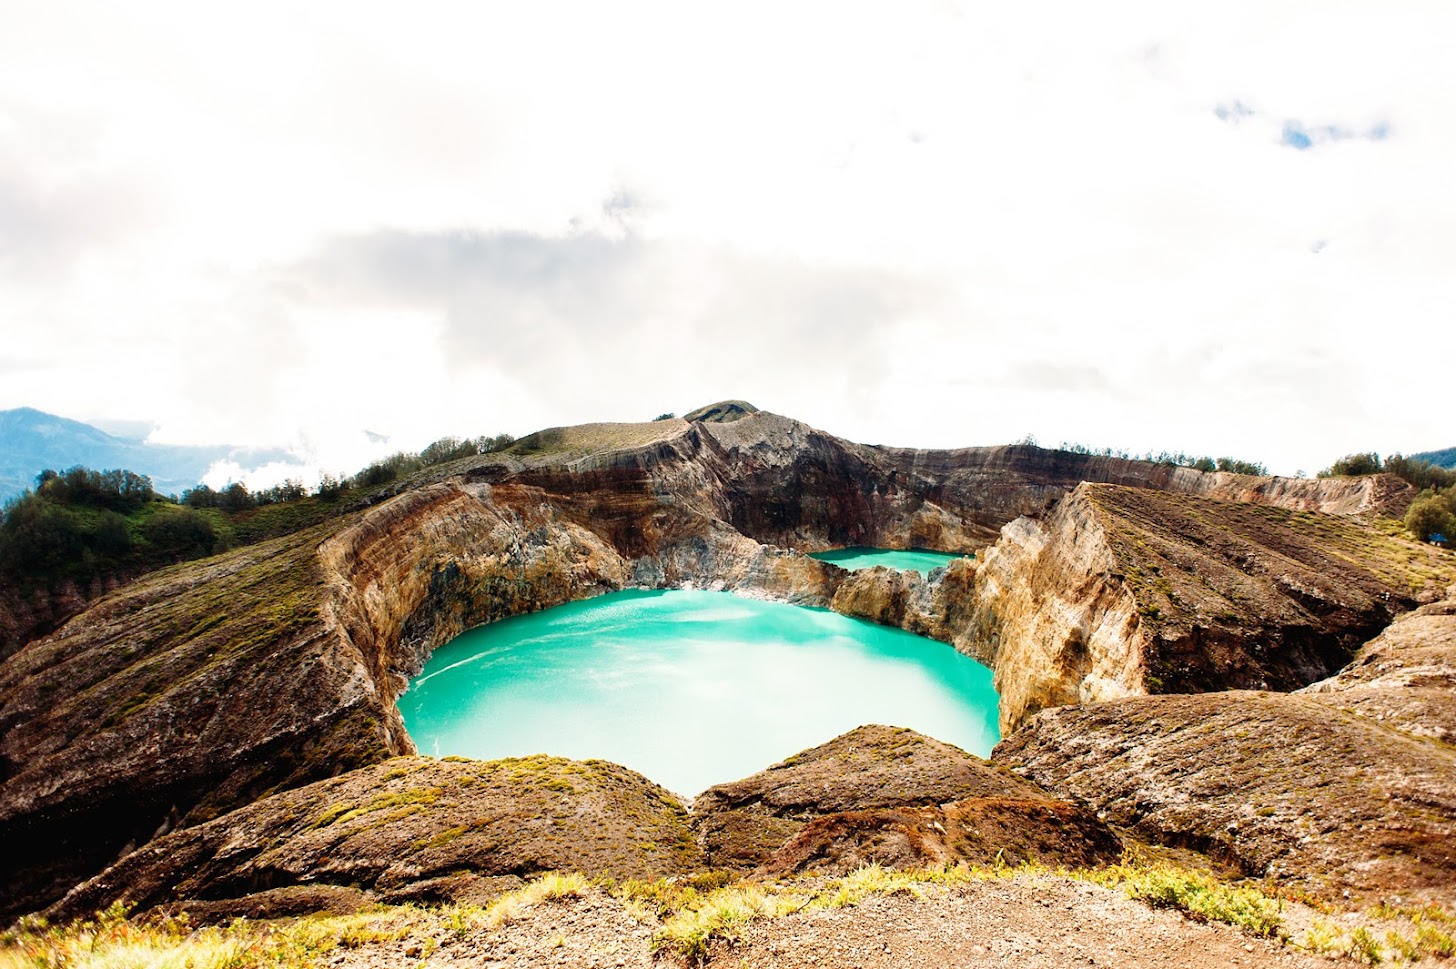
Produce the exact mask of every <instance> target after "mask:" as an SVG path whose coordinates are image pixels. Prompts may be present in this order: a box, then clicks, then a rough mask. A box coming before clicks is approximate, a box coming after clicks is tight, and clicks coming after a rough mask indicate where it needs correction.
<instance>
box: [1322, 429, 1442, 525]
mask: <svg viewBox="0 0 1456 969" xmlns="http://www.w3.org/2000/svg"><path fill="white" fill-rule="evenodd" d="M1382 471H1383V472H1385V473H1387V474H1393V475H1395V476H1396V477H1398V478H1401V479H1403V480H1404V481H1407V482H1409V483H1410V484H1411V485H1413V486H1414V487H1416V488H1419V489H1420V490H1421V493H1420V494H1419V495H1417V496H1416V499H1415V501H1413V502H1411V506H1410V508H1408V509H1407V510H1406V513H1405V527H1406V530H1407V531H1408V532H1410V534H1411V535H1413V536H1414V537H1415V539H1416V540H1417V541H1421V542H1429V541H1431V540H1432V539H1433V538H1434V536H1437V535H1440V536H1443V539H1444V541H1443V544H1445V545H1447V546H1448V547H1449V546H1451V545H1456V470H1452V469H1450V468H1442V467H1438V466H1437V465H1434V464H1431V463H1429V462H1427V461H1422V460H1417V459H1415V458H1407V457H1402V456H1401V455H1399V454H1392V455H1391V456H1390V457H1388V458H1386V459H1385V460H1384V461H1381V460H1380V455H1378V454H1376V453H1375V452H1374V451H1367V452H1365V453H1363V454H1347V455H1345V456H1344V457H1343V458H1340V460H1338V461H1336V462H1335V463H1334V464H1332V465H1330V466H1329V467H1328V468H1325V469H1324V470H1323V471H1321V472H1320V473H1319V476H1320V477H1321V478H1333V477H1341V476H1345V475H1360V474H1378V473H1380V472H1382Z"/></svg>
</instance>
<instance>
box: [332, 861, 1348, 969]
mask: <svg viewBox="0 0 1456 969" xmlns="http://www.w3.org/2000/svg"><path fill="white" fill-rule="evenodd" d="M923 892H924V894H923V897H920V898H916V897H913V896H910V895H905V894H899V895H893V896H871V897H869V898H866V899H864V900H862V901H861V902H860V903H859V904H857V905H855V906H853V907H846V908H839V909H824V910H818V911H812V912H809V911H805V912H799V913H796V914H792V915H785V916H781V917H779V918H775V919H768V920H763V921H756V922H752V923H750V924H748V925H747V926H744V927H743V928H742V929H741V934H740V937H739V938H738V939H737V940H736V941H732V942H715V943H713V946H712V949H711V951H710V953H709V958H708V961H707V963H706V965H708V966H711V967H720V969H730V967H731V969H737V967H743V966H751V967H772V969H809V967H812V969H829V967H834V969H879V967H884V969H890V967H894V969H901V967H912V966H958V967H959V966H1004V965H1015V966H1016V967H1017V969H1053V967H1056V969H1061V967H1073V966H1075V967H1086V966H1108V967H1112V966H1115V967H1121V969H1142V967H1146V969H1155V967H1157V969H1163V967H1185V966H1197V967H1200V969H1201V967H1234V966H1237V967H1255V966H1259V967H1263V966H1294V967H1298V966H1307V967H1321V969H1329V966H1330V965H1331V963H1330V962H1329V961H1327V960H1325V959H1322V958H1317V957H1314V956H1310V955H1307V954H1305V953H1302V952H1300V951H1298V950H1297V949H1293V948H1291V947H1288V946H1281V945H1280V944H1279V943H1277V942H1272V941H1268V940H1265V939H1260V938H1256V937H1254V936H1251V935H1248V934H1245V933H1243V932H1241V931H1239V930H1237V929H1234V928H1231V927H1229V926H1226V925H1219V924H1199V923H1195V922H1192V921H1190V920H1189V919H1188V918H1186V917H1185V916H1183V915H1181V914H1179V913H1177V912H1173V911H1168V910H1158V909H1153V908H1150V907H1149V906H1147V905H1145V904H1143V903H1141V902H1136V901H1132V900H1130V899H1129V898H1127V897H1126V895H1124V894H1123V893H1122V892H1121V891H1117V890H1115V889H1106V888H1101V887H1098V886H1095V885H1089V884H1084V883H1080V882H1075V881H1071V880H1067V879H1061V878H1056V877H1053V876H1018V877H1015V878H1004V879H994V880H990V881H985V882H973V883H968V884H961V885H954V886H948V887H941V886H928V887H926V888H925V889H924V890H923ZM657 927H658V923H657V922H656V920H655V919H654V918H653V917H652V916H651V915H642V914H640V913H639V914H638V916H637V917H635V918H634V916H633V914H631V913H629V911H628V910H627V909H626V908H624V906H623V905H622V903H621V902H619V901H617V900H615V899H613V898H610V897H608V896H607V895H605V894H603V893H601V892H598V891H595V890H594V891H592V892H590V893H588V894H587V895H585V896H583V897H580V898H575V899H570V900H566V901H557V902H547V903H542V904H540V905H538V906H536V907H534V908H532V909H529V910H527V911H526V912H525V913H523V914H522V915H521V917H519V918H518V919H516V920H514V921H512V922H509V923H507V924H505V925H503V926H501V927H500V928H497V929H494V930H485V929H481V930H478V931H474V932H469V933H466V934H460V935H457V934H454V933H446V934H444V935H442V936H439V937H436V938H433V939H423V938H418V937H416V938H410V939H404V940H401V941H398V942H390V943H374V944H370V945H367V946H363V947H360V948H357V949H351V950H343V951H340V952H338V953H337V954H336V955H335V956H334V957H333V959H332V961H331V963H330V964H331V965H333V966H337V967H341V969H344V967H348V969H385V967H406V966H408V967H439V969H445V967H472V969H487V967H488V969H514V967H526V966H531V967H536V966H551V967H570V969H586V967H600V969H615V967H626V966H639V967H648V966H653V967H659V969H660V967H665V966H674V965H681V964H683V961H682V959H681V958H679V957H677V956H675V955H670V954H667V953H664V954H660V955H658V956H656V957H654V955H653V954H652V951H651V941H652V935H653V932H654V931H655V930H656V928H657Z"/></svg>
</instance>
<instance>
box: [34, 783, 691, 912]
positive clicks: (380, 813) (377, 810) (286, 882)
mask: <svg viewBox="0 0 1456 969" xmlns="http://www.w3.org/2000/svg"><path fill="white" fill-rule="evenodd" d="M701 863H702V855H701V853H700V852H699V850H698V847H697V844H696V842H695V840H694V837H693V832H692V829H691V828H690V827H689V826H688V818H687V811H686V809H685V808H684V806H683V805H682V803H681V802H679V801H678V800H677V798H676V797H674V796H673V795H672V794H670V793H668V792H667V791H666V790H664V789H662V788H661V787H658V786H657V785H656V784H653V783H652V782H651V781H649V780H647V779H646V778H645V777H642V776H641V775H640V774H637V773H634V772H633V771H630V770H627V769H626V768H623V767H618V766H617V765H615V764H608V763H605V762H603V761H584V762H582V761H572V760H566V759H563V758H559V757H525V758H508V759H505V760H496V761H463V760H462V761H450V760H447V761H440V760H433V759H429V758H419V757H401V758H396V759H393V760H390V761H387V762H385V763H383V764H378V765H376V766H374V767H369V768H365V769H362V770H356V771H353V772H350V773H348V774H345V775H343V776H342V777H338V778H334V779H332V780H327V781H321V782H319V783H316V784H311V785H308V786H307V787H302V788H298V789H296V790H292V791H287V792H285V793H281V794H275V795H273V796H272V797H267V798H264V799H262V800H260V801H257V802H256V803H254V804H251V805H249V806H247V807H245V808H241V809H239V810H237V811H234V812H232V813H231V814H228V815H226V816H224V817H222V818H219V819H217V820H214V821H211V822H209V823H207V824H202V825H198V826H196V827H192V828H187V829H184V830H182V831H177V832H174V833H173V834H170V835H167V836H165V837H162V838H158V839H156V840H155V841H153V842H152V843H151V844H149V845H147V846H146V847H144V848H141V849H140V850H138V851H135V852H133V853H132V854H130V855H128V856H127V857H126V858H125V859H123V860H122V861H121V862H120V863H119V864H117V865H115V866H113V867H112V868H110V869H108V870H107V871H106V872H105V873H103V874H102V875H100V876H98V877H96V878H94V879H92V880H90V881H89V882H86V883H84V884H82V885H80V886H78V887H77V888H75V889H74V890H73V891H71V892H70V894H68V895H67V896H66V898H65V899H64V900H63V901H62V902H60V903H58V904H57V905H56V906H55V907H53V909H52V910H51V912H50V913H49V914H50V915H51V916H52V917H53V918H56V919H64V918H72V917H80V916H83V915H88V914H90V913H92V912H95V911H98V910H99V909H101V908H104V907H106V906H107V905H109V904H111V903H112V902H114V901H117V900H119V899H123V898H124V899H127V900H129V901H131V902H132V903H134V904H137V905H139V906H140V907H142V908H144V909H145V908H150V907H152V906H156V905H161V904H169V903H182V904H183V905H184V907H185V906H186V903H188V902H189V901H204V902H205V901H216V900H221V899H233V898H242V897H245V896H252V895H255V894H256V893H259V892H270V893H275V894H276V893H278V892H279V890H281V889H286V888H290V887H299V886H306V887H308V888H309V889H310V890H311V892H310V898H311V899H313V900H314V904H317V900H318V899H319V898H320V897H321V896H320V893H319V891H318V889H319V888H321V887H328V886H334V887H337V888H341V889H342V888H348V889H352V890H354V891H355V892H358V893H362V894H361V897H360V898H358V899H357V900H355V903H357V902H362V901H367V900H369V899H374V900H390V901H400V900H442V899H464V898H472V897H473V898H480V897H482V896H484V895H488V894H491V893H494V892H498V891H500V890H503V888H506V887H512V886H513V885H518V884H519V883H520V879H522V878H527V877H529V876H531V875H533V874H538V873H541V872H545V871H581V872H588V873H591V874H604V875H608V876H611V877H614V878H641V879H653V878H660V877H664V876H667V875H675V874H681V873H684V872H688V871H692V870H694V869H695V868H697V867H699V866H700V865H701ZM329 897H330V896H328V895H327V894H324V895H322V898H323V900H324V901H325V902H327V900H328V899H329Z"/></svg>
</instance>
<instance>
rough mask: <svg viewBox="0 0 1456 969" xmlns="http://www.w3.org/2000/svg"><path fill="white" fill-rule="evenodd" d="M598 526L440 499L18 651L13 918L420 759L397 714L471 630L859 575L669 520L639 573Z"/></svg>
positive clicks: (150, 589)
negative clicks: (707, 592)
mask: <svg viewBox="0 0 1456 969" xmlns="http://www.w3.org/2000/svg"><path fill="white" fill-rule="evenodd" d="M591 500H592V501H604V502H605V501H609V500H611V494H610V492H609V491H607V490H605V489H603V490H601V491H598V492H596V493H594V495H593V497H592V499H591ZM579 514H582V511H581V509H580V507H579V505H575V504H573V503H572V502H571V501H570V500H568V499H567V498H560V499H556V500H553V499H552V498H550V497H548V496H546V495H545V494H544V493H543V492H542V491H541V490H540V489H539V488H534V487H530V486H519V485H515V484H510V483H506V484H499V485H489V484H486V483H483V482H474V483H468V482H464V481H460V480H455V481H452V482H443V483H438V484H434V485H427V486H424V487H420V488H416V489H413V490H410V491H408V492H406V493H404V494H402V495H400V496H399V497H396V498H394V499H392V500H389V501H387V502H385V503H383V504H381V505H379V506H377V507H375V508H373V509H369V510H367V511H365V512H362V513H359V514H356V515H354V516H351V517H350V518H348V519H345V520H343V521H341V522H339V523H337V524H335V525H333V526H325V527H322V528H319V529H315V530H313V531H310V532H306V533H301V534H299V535H295V536H290V537H289V538H287V539H282V540H277V541H274V542H270V543H264V544H262V545H258V546H252V547H249V548H247V549H244V550H241V551H239V552H236V553H232V554H230V555H226V556H222V557H219V558H215V559H210V560H206V561H205V562H202V563H196V564H193V565H188V566H183V567H180V568H177V569H172V570H168V571H166V572H162V573H158V574H156V575H154V576H151V577H149V578H148V579H145V580H143V581H141V582H139V583H137V584H135V585H133V586H131V587H129V588H128V589H126V590H124V591H123V592H121V593H119V594H118V595H115V596H113V597H111V598H110V599H108V600H105V601H104V602H103V603H101V604H99V605H98V606H97V607H95V608H93V609H91V610H89V611H88V612H86V613H85V614H83V615H82V616H80V617H78V618H77V619H75V620H73V621H72V622H71V623H69V624H68V625H67V626H66V627H64V628H63V629H62V630H61V631H60V632H59V633H57V634H56V635H55V636H53V637H51V638H49V639H47V640H43V641H41V642H38V643H34V644H32V645H31V646H29V647H28V648H27V649H25V650H23V651H22V652H21V653H20V654H18V655H17V656H15V657H12V659H11V660H10V661H9V662H7V663H5V664H4V665H3V666H0V768H3V771H0V840H3V841H5V843H7V844H14V845H17V846H18V847H17V849H16V850H15V851H14V852H13V853H12V854H11V855H10V858H9V861H10V862H11V863H12V864H13V865H14V866H15V868H14V870H15V875H14V877H13V878H12V879H9V880H8V884H7V885H6V886H5V887H4V888H0V916H3V915H8V914H13V913H15V912H17V911H22V910H24V908H25V907H27V906H30V907H34V905H35V904H36V903H37V902H40V903H43V902H46V901H49V900H50V899H52V898H54V897H55V896H56V895H57V894H58V893H59V892H60V891H62V890H64V889H65V888H66V887H68V886H69V885H70V884H73V883H74V882H75V881H76V880H77V879H78V878H81V877H84V876H86V875H89V874H92V873H94V872H95V871H98V870H100V869H101V868H102V867H103V866H104V865H106V864H107V863H109V862H111V861H112V860H114V859H115V858H116V857H118V855H121V854H125V853H126V852H128V851H129V850H131V848H132V847H134V846H135V845H139V844H143V843H145V842H147V841H148V840H150V839H151V838H154V837H157V836H158V835H160V834H163V833H166V832H167V831H169V830H171V829H172V828H174V827H176V826H178V825H182V826H188V825H192V824H196V823H200V822H203V821H206V820H208V819H210V818H213V817H216V816H217V815H219V814H221V813H222V812H224V811H227V810H230V809H232V808H235V807H238V806H240V805H243V804H247V803H249V802H251V801H253V800H255V799H257V798H258V797H261V796H263V795H266V794H268V793H271V792H273V791H276V790H279V789H284V788H288V787H294V786H298V785H301V784H306V783H308V782H310V781H314V780H318V779H320V778H325V777H329V776H331V775H334V774H337V773H339V772H340V771H344V770H349V769H351V768H355V767H359V766H363V765H366V764H370V763H374V762H377V761H380V760H382V759H384V758H386V757H389V756H391V755H394V754H405V753H413V752H414V747H413V744H412V743H411V742H410V740H409V737H408V736H407V734H406V733H405V731H404V727H403V724H402V722H401V720H400V717H399V713H398V711H397V709H396V708H395V705H394V700H395V698H396V697H397V696H398V695H399V694H400V693H401V692H402V691H403V690H404V688H405V686H406V685H407V683H408V678H409V677H410V676H411V675H413V674H414V673H416V672H418V670H419V669H420V668H421V666H422V664H423V663H424V661H425V659H426V658H427V657H428V656H429V654H430V652H431V651H432V650H433V648H434V647H435V646H437V645H438V644H440V643H441V642H444V641H445V640H448V639H449V638H452V637H453V636H455V635H456V634H458V633H459V632H462V631H464V630H465V629H468V628H471V627H473V626H477V625H480V624H482V623H486V622H490V621H494V620H496V619H499V618H502V617H505V616H509V615H515V614H518V613H522V612H529V611H533V610H537V609H541V608H545V607H547V606H550V605H556V604H559V603H562V602H567V601H570V600H573V599H579V598H583V597H585V596H590V595H595V594H598V593H600V592H604V591H608V590H611V589H618V588H621V587H622V586H623V585H625V584H627V583H629V582H634V583H644V582H645V583H646V584H680V583H684V582H689V581H697V582H700V583H702V584H713V585H714V586H715V587H719V588H728V589H738V590H746V591H750V592H752V591H761V590H772V591H773V592H774V593H775V594H777V595H781V596H783V597H785V598H788V599H791V600H798V601H804V602H809V603H812V604H820V605H822V604H824V603H826V602H827V597H828V592H827V591H826V590H828V589H829V588H830V586H829V585H827V584H826V583H828V582H829V581H830V578H829V577H831V576H832V575H833V574H834V573H835V572H838V571H839V570H832V567H829V566H825V565H824V564H823V563H819V562H817V561H815V560H813V559H809V558H806V557H804V556H799V555H793V554H791V553H788V552H786V551H784V550H782V549H770V548H765V547H763V546H760V545H758V543H756V542H753V541H751V540H749V539H746V538H745V537H743V536H742V535H739V534H737V533H735V532H733V531H732V530H731V529H728V528H726V527H725V526H723V525H722V524H721V523H715V522H713V521H712V520H711V519H707V518H704V517H702V516H701V515H694V514H693V513H692V512H691V511H686V512H683V511H678V510H675V509H673V508H671V506H669V507H668V510H667V511H666V512H664V514H662V515H661V516H658V517H657V518H649V520H651V521H654V522H655V523H656V531H654V532H652V533H651V534H649V535H648V536H647V537H646V540H645V544H642V545H641V546H640V550H641V551H643V552H644V553H647V554H644V555H643V556H642V557H640V558H638V559H637V560H635V561H632V562H629V561H628V560H627V559H626V558H625V557H624V556H623V555H621V554H620V553H619V552H618V551H617V549H616V548H615V547H614V546H612V545H611V544H609V543H608V542H607V541H606V540H605V539H604V538H603V537H602V534H598V531H593V530H591V529H588V528H586V527H583V526H582V525H579V524H577V522H576V521H575V520H574V516H575V515H579ZM593 524H595V525H596V526H597V528H598V530H599V531H600V532H602V533H604V534H607V535H611V534H613V531H614V530H615V529H617V528H618V525H617V523H614V522H613V521H611V520H602V521H596V522H593ZM691 524H695V525H696V526H697V528H696V530H694V529H693V528H691V527H689V525H691Z"/></svg>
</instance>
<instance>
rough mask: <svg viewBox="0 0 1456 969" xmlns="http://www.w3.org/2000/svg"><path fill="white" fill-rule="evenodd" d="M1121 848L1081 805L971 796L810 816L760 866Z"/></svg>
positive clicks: (1083, 853)
mask: <svg viewBox="0 0 1456 969" xmlns="http://www.w3.org/2000/svg"><path fill="white" fill-rule="evenodd" d="M1121 853H1122V843H1121V842H1120V841H1119V840H1118V838H1117V836H1116V835H1115V834H1113V833H1112V831H1111V829H1109V828H1108V827H1107V825H1105V824H1103V823H1102V822H1101V821H1100V820H1098V819H1097V816H1096V815H1094V814H1093V813H1092V812H1091V811H1089V810H1087V809H1086V808H1082V807H1078V806H1076V805H1073V804H1069V803H1067V802H1065V801H1053V800H1048V799H1046V798H1043V797H1038V798H1033V799H1027V798H970V799H967V800H964V801H954V802H951V803H949V804H943V805H936V806H931V807H918V808H911V807H907V808H879V809H877V810H871V811H844V812H840V813H838V814H830V815H827V816H825V817H821V818H815V819H814V820H813V821H810V822H809V823H808V824H806V825H805V826H804V827H803V828H802V829H801V830H800V831H799V832H798V833H797V834H795V835H794V836H793V838H791V839H790V840H789V841H788V842H787V843H786V844H784V845H783V847H781V848H779V849H778V850H777V851H775V852H774V853H773V854H772V855H771V856H770V857H769V858H768V860H767V861H765V862H764V864H763V865H762V866H761V867H760V869H759V871H760V873H762V874H765V875H770V876H778V875H789V874H800V873H811V874H835V875H843V874H848V873H849V872H852V871H854V870H856V869H858V868H863V867H864V866H866V865H880V866H881V867H885V868H940V867H943V866H946V865H953V864H957V863H965V864H970V865H995V864H1006V865H1020V864H1023V863H1033V864H1041V865H1047V866H1049V867H1067V868H1079V867H1093V866H1097V865H1106V864H1112V863H1114V862H1116V861H1117V860H1118V858H1119V857H1120V856H1121Z"/></svg>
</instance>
